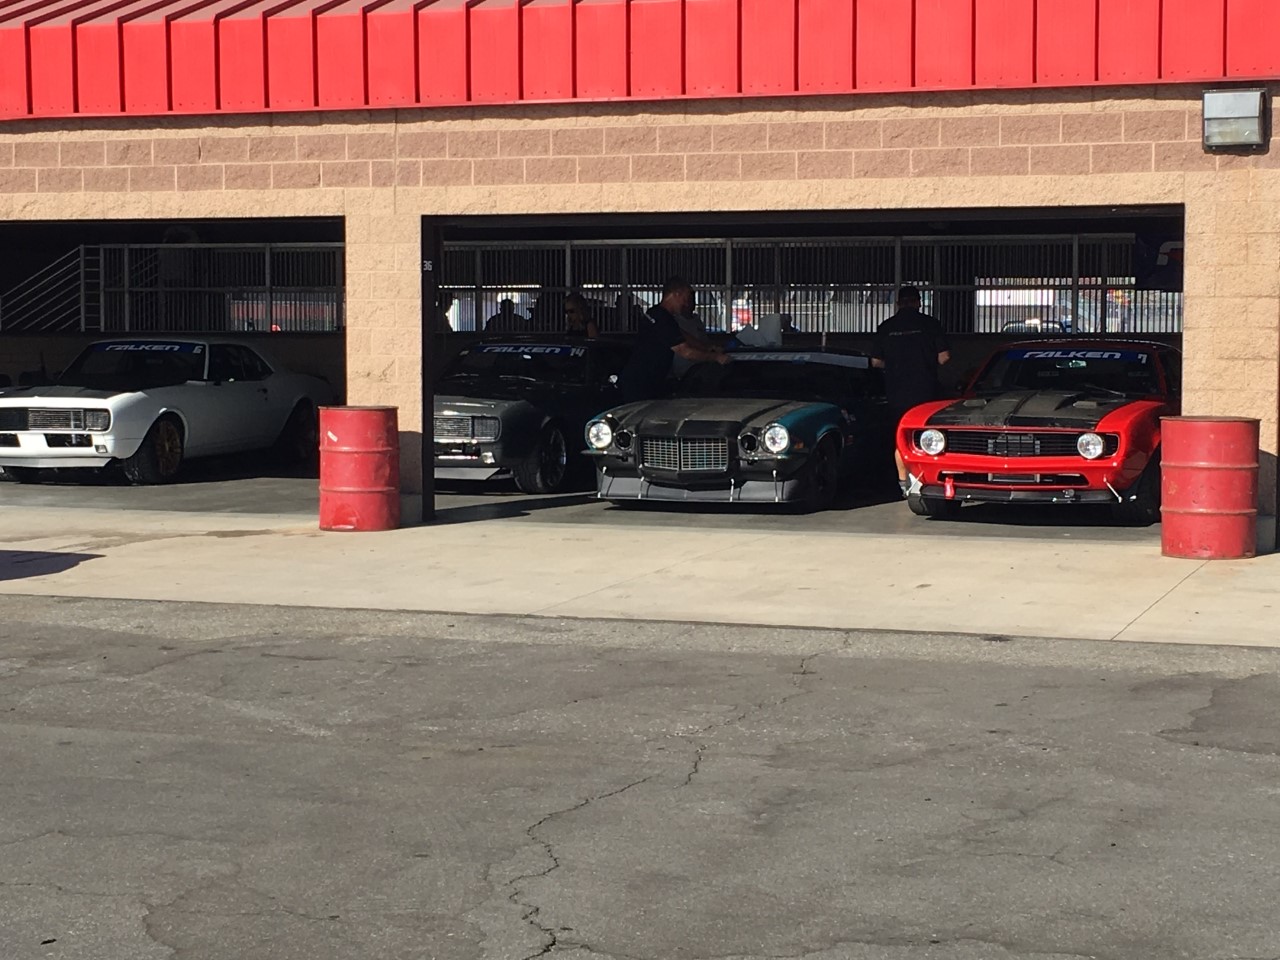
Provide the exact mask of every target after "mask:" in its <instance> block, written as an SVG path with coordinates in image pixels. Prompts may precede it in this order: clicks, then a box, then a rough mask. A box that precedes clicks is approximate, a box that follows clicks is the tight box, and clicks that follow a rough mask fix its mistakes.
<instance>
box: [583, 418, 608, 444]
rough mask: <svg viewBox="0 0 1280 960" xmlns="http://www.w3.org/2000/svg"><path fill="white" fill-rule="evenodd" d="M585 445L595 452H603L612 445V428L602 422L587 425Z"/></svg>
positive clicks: (597, 421)
mask: <svg viewBox="0 0 1280 960" xmlns="http://www.w3.org/2000/svg"><path fill="white" fill-rule="evenodd" d="M587 443H588V444H589V445H590V446H591V447H592V449H595V450H603V449H604V448H605V447H607V446H608V445H609V444H611V443H613V427H611V426H609V424H608V423H606V422H605V421H603V420H596V421H594V422H593V423H589V424H587Z"/></svg>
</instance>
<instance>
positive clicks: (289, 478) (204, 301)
mask: <svg viewBox="0 0 1280 960" xmlns="http://www.w3.org/2000/svg"><path fill="white" fill-rule="evenodd" d="M0 242H2V243H4V245H5V248H6V250H8V251H12V253H11V255H9V256H8V257H7V258H6V262H5V263H4V264H2V265H0V347H2V349H0V391H3V390H6V389H7V390H9V391H10V393H11V396H10V398H9V400H7V401H6V403H7V404H8V405H9V406H12V407H14V410H12V411H10V412H9V413H8V414H3V413H0V418H3V417H7V418H8V419H7V420H6V421H5V422H6V423H8V426H9V428H10V430H9V431H8V432H6V431H5V430H3V429H0V434H5V437H6V439H4V440H3V441H0V445H5V444H12V447H13V448H21V449H20V452H22V453H23V454H24V455H26V454H28V453H30V451H29V450H28V449H26V448H27V447H30V446H32V445H33V444H34V445H40V444H44V445H45V446H49V445H50V444H55V445H60V448H59V449H58V450H53V449H52V448H50V450H48V451H45V453H47V454H48V455H47V456H44V455H41V456H40V457H35V458H34V459H31V460H30V461H29V463H28V462H25V461H24V462H23V463H18V462H16V461H15V462H14V463H12V464H9V466H8V468H7V470H6V472H7V473H8V474H9V476H10V477H11V478H14V477H18V478H21V479H23V480H36V481H38V483H39V486H40V487H41V488H44V489H39V490H35V491H33V492H28V491H27V490H21V491H19V490H18V489H17V488H14V487H10V488H8V489H7V491H6V492H7V494H8V496H9V498H10V499H12V498H13V497H19V496H22V497H30V498H32V499H33V502H34V501H35V500H40V499H43V500H48V499H49V498H51V497H52V498H55V499H56V498H59V497H62V498H63V499H66V500H75V502H76V503H77V504H79V503H85V504H89V505H93V504H95V503H97V504H100V505H104V506H112V505H125V504H128V505H131V506H143V507H147V508H153V509H175V510H184V509H192V510H208V509H210V508H212V509H215V510H232V511H244V512H251V511H253V510H255V509H260V510H262V511H264V512H272V511H279V510H281V509H288V510H296V511H298V512H299V513H310V514H314V509H315V491H314V467H313V466H312V465H311V464H310V463H309V461H310V460H311V459H313V457H311V456H307V457H301V456H299V457H295V458H293V462H291V463H285V462H284V458H276V457H264V456H262V455H261V453H260V452H259V451H260V450H261V449H263V448H266V447H270V446H274V445H276V444H277V442H280V443H283V441H280V436H282V435H284V434H285V433H287V432H288V431H289V430H294V429H295V428H296V429H302V428H297V425H296V423H294V424H293V426H290V427H289V428H288V430H286V426H285V425H286V424H287V423H290V422H291V421H290V419H289V418H290V417H291V416H292V414H293V412H294V411H293V409H292V408H293V407H294V406H306V405H307V404H308V403H312V402H313V401H315V400H319V399H320V396H321V394H322V393H323V395H324V397H326V398H328V399H327V400H326V402H329V401H331V400H337V399H341V397H342V395H343V393H344V392H345V364H346V358H345V346H344V332H343V331H344V310H345V281H344V254H343V227H342V222H341V220H338V219H297V220H216V221H215V220H199V221H183V222H180V223H175V222H172V221H89V222H74V223H72V222H61V223H14V224H2V225H0ZM107 341H111V342H113V343H114V346H111V347H109V348H108V347H103V346H102V345H103V344H104V343H105V342H107ZM125 347H131V348H132V354H136V356H133V355H131V354H130V352H129V351H128V350H125ZM144 348H145V349H144ZM109 350H110V351H115V352H108V351H109ZM93 351H99V354H100V355H99V354H93V355H92V356H89V354H90V353H92V352H93ZM86 357H87V359H86ZM125 357H128V358H129V359H127V360H126V359H122V358H125ZM126 367H127V368H128V369H127V370H126V369H125V368H126ZM144 368H145V369H144ZM170 368H172V369H170ZM179 368H181V369H179ZM126 373H128V375H129V376H133V377H135V379H136V378H138V377H141V379H140V380H138V381H137V383H133V384H126V383H124V382H123V381H124V379H127V378H126V377H125V374H126ZM180 374H181V376H183V377H187V378H188V379H189V381H190V383H191V384H192V385H190V386H183V385H179V384H178V382H177V379H178V378H179V375H180ZM112 377H116V378H117V379H120V381H121V382H119V383H115V382H114V381H113V382H110V383H109V382H108V381H111V380H112ZM303 378H305V382H306V383H311V382H314V383H317V384H320V386H319V387H317V388H316V389H315V390H310V388H309V387H306V386H304V385H302V384H303V383H304V379H303ZM73 381H74V384H73ZM74 385H79V386H80V387H81V388H82V389H89V390H90V393H91V394H92V395H91V396H90V393H86V394H85V397H87V399H85V402H84V403H82V404H80V406H79V407H74V408H73V407H71V406H68V405H69V404H70V400H69V399H67V398H66V397H62V396H61V395H62V394H65V393H66V392H67V390H68V389H70V388H71V387H72V386H74ZM139 385H141V386H140V387H139ZM129 386H133V387H136V388H139V389H143V388H145V389H148V390H149V391H150V392H153V393H157V395H158V394H159V393H164V394H165V397H164V398H161V399H162V400H163V403H161V402H160V400H157V403H160V407H163V408H164V409H160V407H157V409H156V410H155V411H153V413H154V417H153V418H152V420H153V421H155V422H148V423H145V424H142V425H140V426H137V425H130V422H129V420H130V417H131V416H132V414H131V413H129V412H127V411H125V410H124V409H123V408H122V409H119V410H117V409H115V407H113V406H112V404H114V403H115V402H116V401H115V400H113V399H111V398H110V397H109V396H107V394H111V393H112V391H117V392H118V391H121V390H124V389H125V388H126V387H129ZM183 390H186V392H187V396H185V397H184V398H178V397H177V396H168V395H169V394H176V393H179V392H181V391H183ZM24 391H25V392H24ZM27 394H30V395H31V396H32V397H33V398H34V399H32V400H31V402H30V403H25V402H23V403H19V401H20V400H21V399H22V396H25V395H27ZM99 394H102V395H103V396H99ZM313 394H314V396H313ZM91 400H92V401H93V402H92V403H90V401H91ZM99 401H101V402H99ZM95 404H96V406H95ZM286 406H288V407H290V409H284V407H286ZM63 407H67V409H66V410H63V409H62V408H63ZM89 407H93V408H94V410H95V413H94V417H93V418H92V420H91V422H90V419H89V418H87V417H86V416H85V415H83V414H82V412H81V408H83V409H84V410H88V409H89ZM98 407H101V410H98ZM46 408H47V409H46ZM277 408H279V409H277ZM32 411H35V412H34V413H33V412H32ZM50 411H52V412H50ZM164 417H168V418H169V420H166V421H165V422H164V423H160V420H161V419H163V418H164ZM293 419H294V421H298V420H299V417H294V418H293ZM303 419H305V417H303ZM64 420H65V421H66V423H65V424H64V423H63V421H64ZM277 420H279V421H280V422H279V423H277V422H276V421H277ZM20 421H21V422H20ZM170 421H171V422H170ZM100 422H101V423H107V422H109V423H110V426H108V427H100V426H98V424H99V423H100ZM41 425H43V426H41ZM0 426H3V424H0ZM37 426H40V429H41V430H44V431H45V432H44V433H40V432H39V431H37V430H36V427H37ZM64 426H65V428H66V429H65V431H64V430H63V427H64ZM161 427H163V428H164V429H166V430H168V431H169V433H168V434H167V436H168V437H169V439H168V441H167V447H166V449H167V450H168V451H169V452H168V453H167V454H166V456H174V457H180V459H181V466H180V469H179V471H178V472H177V473H175V474H174V475H173V476H172V477H166V479H172V480H176V481H178V482H177V483H173V484H166V485H165V486H164V487H148V491H149V492H148V493H147V494H146V495H145V496H139V495H135V494H133V493H129V494H126V493H124V492H122V490H121V489H120V487H121V484H122V483H123V482H125V481H128V480H130V479H132V480H135V481H137V480H140V479H141V480H146V479H148V478H150V479H154V477H155V476H156V475H157V466H156V464H154V463H146V464H139V463H135V462H133V461H132V459H131V458H132V457H134V456H135V455H136V454H137V451H136V450H135V449H134V447H135V445H136V444H135V441H141V442H142V447H141V448H140V449H145V448H146V444H147V443H148V442H150V441H149V440H148V439H147V438H149V437H151V434H152V432H153V431H154V430H155V429H160V428H161ZM91 428H92V429H91ZM77 429H78V430H79V432H77ZM306 429H309V430H310V431H311V433H312V434H313V433H314V429H313V428H310V427H308V428H306ZM121 431H123V433H122V432H121ZM64 433H65V435H64ZM117 433H119V434H120V438H119V442H117V439H118V438H116V434H117ZM124 433H129V434H130V436H127V437H126V436H124ZM132 433H138V434H139V436H136V437H135V436H132ZM37 434H38V435H37ZM78 444H84V445H85V449H84V450H79V448H78V447H77V446H76V445H78ZM157 444H158V445H157V449H160V447H164V446H165V444H159V443H158V441H157ZM301 445H304V444H302V441H300V446H301ZM62 447H66V448H67V449H62ZM72 448H74V449H72ZM0 453H4V451H0ZM70 453H82V454H83V455H84V456H83V457H81V458H80V460H84V461H85V463H88V461H89V460H93V461H94V462H98V461H101V462H102V463H105V464H106V469H105V470H104V471H95V469H94V468H92V467H85V468H84V469H81V466H83V464H81V463H80V460H77V461H76V463H75V464H72V463H71V459H73V458H70V456H69V454H70ZM8 454H9V456H8V459H7V460H6V463H8V460H11V459H13V456H15V455H16V454H15V451H14V449H9V450H8ZM59 457H62V458H64V459H65V461H66V463H65V464H64V462H63V460H60V459H59ZM122 468H123V469H122ZM166 470H167V468H166ZM161 472H164V471H163V470H162V471H161ZM99 474H100V475H99ZM86 482H87V483H88V486H85V487H84V488H83V490H82V495H80V496H77V497H70V496H64V495H63V494H60V493H59V492H58V489H57V488H60V487H61V486H62V485H63V484H66V485H69V486H70V485H78V486H83V485H84V484H85V483H86ZM24 486H26V485H25V484H24ZM84 491H88V492H84Z"/></svg>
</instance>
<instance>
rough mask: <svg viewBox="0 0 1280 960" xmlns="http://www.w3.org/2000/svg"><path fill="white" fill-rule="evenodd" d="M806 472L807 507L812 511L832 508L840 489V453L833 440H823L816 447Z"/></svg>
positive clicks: (810, 455)
mask: <svg viewBox="0 0 1280 960" xmlns="http://www.w3.org/2000/svg"><path fill="white" fill-rule="evenodd" d="M805 473H806V476H805V483H806V487H807V491H808V492H807V496H806V499H805V508H806V509H807V510H809V511H810V512H812V513H820V512H821V511H823V510H830V509H831V507H832V506H833V505H834V504H835V502H836V494H837V493H839V491H840V454H839V452H838V451H837V450H836V445H835V444H834V443H833V442H832V441H831V440H822V441H820V442H819V443H818V445H817V446H816V447H814V449H813V453H811V454H809V463H808V465H807V466H806V467H805Z"/></svg>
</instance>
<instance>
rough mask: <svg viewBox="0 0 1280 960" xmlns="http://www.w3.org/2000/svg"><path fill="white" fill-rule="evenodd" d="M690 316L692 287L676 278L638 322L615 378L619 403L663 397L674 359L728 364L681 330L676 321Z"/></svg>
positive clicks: (726, 358)
mask: <svg viewBox="0 0 1280 960" xmlns="http://www.w3.org/2000/svg"><path fill="white" fill-rule="evenodd" d="M692 312H693V287H691V286H689V284H688V283H687V282H686V281H684V280H682V279H681V278H679V277H672V278H671V279H670V280H668V281H667V282H666V283H665V284H663V286H662V300H661V301H659V302H658V303H657V304H656V305H655V306H652V307H650V308H649V309H648V310H647V311H645V314H644V319H643V320H638V321H637V326H638V328H637V330H636V340H635V346H634V348H633V349H632V352H631V359H630V360H629V361H627V365H626V366H625V367H624V368H623V370H622V373H621V374H620V375H619V377H618V386H619V387H620V388H621V389H622V402H623V403H634V402H636V401H637V400H653V399H654V398H656V397H660V396H662V393H663V390H664V389H665V387H666V381H667V376H668V375H669V374H670V373H671V363H672V359H673V358H674V357H677V356H679V357H683V358H684V359H686V360H691V361H693V362H694V363H703V362H710V363H721V364H723V363H728V362H729V355H728V354H726V353H725V352H724V351H723V350H721V349H720V348H719V347H716V346H709V345H707V344H705V343H698V342H695V341H693V339H692V338H691V337H690V336H689V335H687V334H686V333H684V332H683V331H682V330H681V329H680V322H679V320H678V319H677V317H681V316H686V317H687V316H688V315H689V314H690V313H692Z"/></svg>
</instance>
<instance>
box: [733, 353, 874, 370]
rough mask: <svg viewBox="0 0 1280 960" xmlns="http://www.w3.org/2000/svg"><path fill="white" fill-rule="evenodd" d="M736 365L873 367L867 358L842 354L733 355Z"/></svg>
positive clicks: (858, 368)
mask: <svg viewBox="0 0 1280 960" xmlns="http://www.w3.org/2000/svg"><path fill="white" fill-rule="evenodd" d="M730 356H732V357H733V360H734V362H735V363H741V362H743V361H748V360H749V361H755V362H757V363H760V362H771V363H822V364H826V365H827V366H831V367H852V368H853V369H855V370H866V369H869V368H870V366H871V360H870V359H869V358H867V357H849V356H845V355H844V354H841V353H733V354H730Z"/></svg>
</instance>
